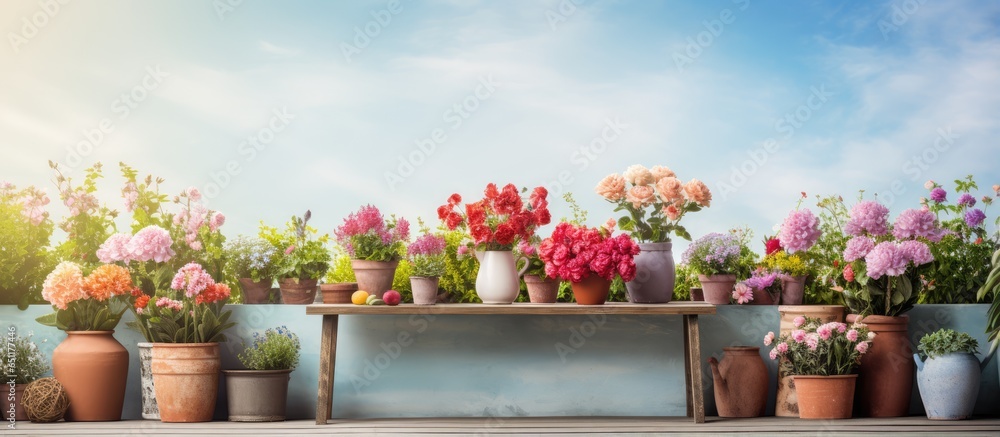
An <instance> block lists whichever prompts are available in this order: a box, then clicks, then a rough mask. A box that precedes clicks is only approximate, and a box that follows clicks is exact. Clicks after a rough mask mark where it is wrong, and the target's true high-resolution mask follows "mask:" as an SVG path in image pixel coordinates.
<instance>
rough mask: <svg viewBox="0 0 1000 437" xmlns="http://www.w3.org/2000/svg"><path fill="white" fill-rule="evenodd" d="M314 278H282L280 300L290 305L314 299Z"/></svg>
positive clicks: (313, 300) (304, 303)
mask: <svg viewBox="0 0 1000 437" xmlns="http://www.w3.org/2000/svg"><path fill="white" fill-rule="evenodd" d="M317 282H319V281H318V280H316V279H294V278H293V279H288V278H286V279H282V280H281V281H278V284H279V285H280V287H281V302H282V303H284V304H291V305H308V304H311V303H313V302H315V301H316V283H317Z"/></svg>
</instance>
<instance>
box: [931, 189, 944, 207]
mask: <svg viewBox="0 0 1000 437" xmlns="http://www.w3.org/2000/svg"><path fill="white" fill-rule="evenodd" d="M931 200H933V201H934V202H935V203H941V202H944V201H945V200H948V193H947V192H946V191H945V190H944V188H941V187H936V188H934V189H933V190H931Z"/></svg>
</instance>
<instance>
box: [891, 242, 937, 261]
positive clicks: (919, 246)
mask: <svg viewBox="0 0 1000 437" xmlns="http://www.w3.org/2000/svg"><path fill="white" fill-rule="evenodd" d="M899 250H900V252H902V254H903V257H904V258H906V259H907V260H909V261H911V262H913V265H916V266H919V265H924V264H927V263H929V262H931V261H934V255H932V254H931V250H930V248H928V247H927V245H926V244H924V243H923V242H922V241H917V240H907V241H903V242H900V243H899Z"/></svg>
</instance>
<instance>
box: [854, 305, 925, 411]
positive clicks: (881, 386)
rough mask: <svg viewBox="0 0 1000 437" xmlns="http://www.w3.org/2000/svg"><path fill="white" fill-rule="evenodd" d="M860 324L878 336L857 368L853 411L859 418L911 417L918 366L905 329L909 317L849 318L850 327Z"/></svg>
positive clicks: (856, 316)
mask: <svg viewBox="0 0 1000 437" xmlns="http://www.w3.org/2000/svg"><path fill="white" fill-rule="evenodd" d="M856 321H859V322H861V323H864V324H866V325H868V330H869V331H871V332H874V333H875V338H874V339H873V340H872V345H871V348H869V349H868V353H866V354H864V355H863V356H862V357H861V365H860V366H858V388H857V390H856V394H855V400H854V407H855V412H856V413H857V416H859V417H902V416H908V415H909V414H910V395H911V394H912V393H913V377H914V373H915V372H916V370H915V366H916V365H915V364H914V362H913V350H912V349H911V348H910V340H909V339H908V338H907V335H906V329H907V326H908V325H909V321H910V318H909V316H906V315H902V316H896V317H889V316H867V317H864V318H859V317H858V315H857V314H848V315H847V323H854V322H856Z"/></svg>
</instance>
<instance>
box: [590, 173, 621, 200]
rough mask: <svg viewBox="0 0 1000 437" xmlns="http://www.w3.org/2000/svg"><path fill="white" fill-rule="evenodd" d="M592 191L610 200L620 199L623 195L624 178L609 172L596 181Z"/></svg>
mask: <svg viewBox="0 0 1000 437" xmlns="http://www.w3.org/2000/svg"><path fill="white" fill-rule="evenodd" d="M594 191H596V192H597V194H600V195H601V196H602V197H604V198H605V199H608V200H610V201H612V202H614V201H618V200H621V199H622V198H623V197H625V178H623V177H621V175H618V174H609V175H608V176H607V177H605V178H604V179H601V181H600V182H598V183H597V187H596V188H594Z"/></svg>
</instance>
